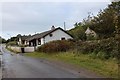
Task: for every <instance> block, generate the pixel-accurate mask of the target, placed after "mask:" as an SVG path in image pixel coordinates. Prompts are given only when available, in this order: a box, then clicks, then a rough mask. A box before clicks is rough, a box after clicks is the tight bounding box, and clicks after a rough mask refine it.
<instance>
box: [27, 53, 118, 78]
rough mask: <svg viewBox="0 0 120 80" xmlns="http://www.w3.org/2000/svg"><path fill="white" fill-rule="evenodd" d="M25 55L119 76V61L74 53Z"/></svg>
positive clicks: (105, 74)
mask: <svg viewBox="0 0 120 80" xmlns="http://www.w3.org/2000/svg"><path fill="white" fill-rule="evenodd" d="M25 55H26V56H30V57H36V58H46V59H49V60H60V61H64V62H66V63H69V64H74V65H76V66H78V67H83V68H86V69H88V70H91V71H94V72H96V73H98V74H100V75H103V76H106V77H117V76H118V65H117V61H115V60H113V59H109V60H100V59H93V58H91V57H90V56H89V55H87V54H79V55H78V54H76V53H73V52H61V53H55V54H46V53H38V52H34V53H26V54H25Z"/></svg>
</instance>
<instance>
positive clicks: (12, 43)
mask: <svg viewBox="0 0 120 80" xmlns="http://www.w3.org/2000/svg"><path fill="white" fill-rule="evenodd" d="M9 45H10V46H16V45H17V42H16V41H11V42H9V43H7V46H9Z"/></svg>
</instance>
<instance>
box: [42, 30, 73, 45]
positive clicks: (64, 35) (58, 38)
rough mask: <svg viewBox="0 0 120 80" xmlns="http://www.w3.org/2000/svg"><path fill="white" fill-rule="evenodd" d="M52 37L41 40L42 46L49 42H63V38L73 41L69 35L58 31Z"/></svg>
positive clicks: (48, 36)
mask: <svg viewBox="0 0 120 80" xmlns="http://www.w3.org/2000/svg"><path fill="white" fill-rule="evenodd" d="M51 34H52V36H51V37H50V35H47V36H46V37H45V38H44V39H43V38H42V39H41V44H44V42H45V43H46V42H49V41H53V40H61V38H65V39H66V40H67V39H72V37H71V36H70V35H68V34H66V33H65V32H64V31H62V30H60V29H58V30H56V31H54V32H53V33H51Z"/></svg>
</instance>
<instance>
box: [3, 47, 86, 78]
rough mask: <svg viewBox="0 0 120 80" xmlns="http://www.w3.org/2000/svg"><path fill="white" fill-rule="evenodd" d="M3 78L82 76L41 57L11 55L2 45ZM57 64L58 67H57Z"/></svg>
mask: <svg viewBox="0 0 120 80" xmlns="http://www.w3.org/2000/svg"><path fill="white" fill-rule="evenodd" d="M2 52H3V78H79V77H84V76H80V75H79V74H76V73H75V72H74V71H72V70H70V69H63V68H61V67H60V66H59V65H57V66H54V65H52V64H50V63H47V62H46V61H45V60H43V59H34V58H29V57H25V56H21V55H18V54H17V55H16V54H15V55H11V52H9V51H7V50H6V49H5V48H4V47H3V48H2ZM58 66H59V67H58Z"/></svg>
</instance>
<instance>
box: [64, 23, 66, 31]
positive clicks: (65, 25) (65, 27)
mask: <svg viewBox="0 0 120 80" xmlns="http://www.w3.org/2000/svg"><path fill="white" fill-rule="evenodd" d="M64 30H66V25H65V22H64Z"/></svg>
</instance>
